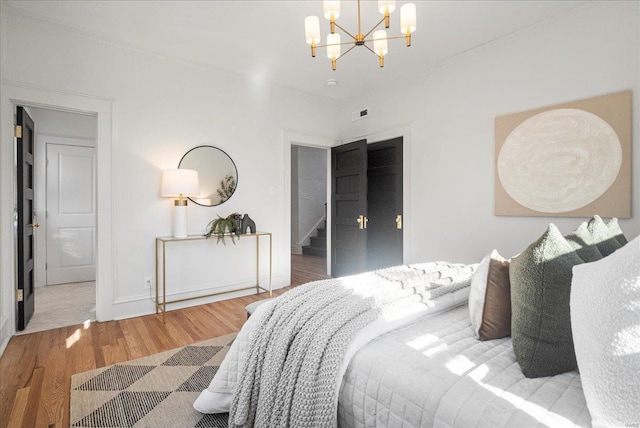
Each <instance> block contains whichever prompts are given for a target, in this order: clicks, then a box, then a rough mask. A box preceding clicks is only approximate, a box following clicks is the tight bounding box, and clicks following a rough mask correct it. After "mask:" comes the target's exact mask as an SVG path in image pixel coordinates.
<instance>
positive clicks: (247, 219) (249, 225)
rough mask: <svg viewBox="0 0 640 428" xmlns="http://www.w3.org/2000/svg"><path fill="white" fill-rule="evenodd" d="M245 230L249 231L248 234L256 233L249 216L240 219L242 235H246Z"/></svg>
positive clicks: (254, 225)
mask: <svg viewBox="0 0 640 428" xmlns="http://www.w3.org/2000/svg"><path fill="white" fill-rule="evenodd" d="M247 229H249V233H256V223H255V222H254V221H253V220H251V217H249V214H245V215H244V216H243V217H242V233H247Z"/></svg>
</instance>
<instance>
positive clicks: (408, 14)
mask: <svg viewBox="0 0 640 428" xmlns="http://www.w3.org/2000/svg"><path fill="white" fill-rule="evenodd" d="M414 31H416V5H415V4H414V3H407V4H404V5H402V7H401V8H400V32H401V33H402V34H404V35H410V34H412V33H413V32H414Z"/></svg>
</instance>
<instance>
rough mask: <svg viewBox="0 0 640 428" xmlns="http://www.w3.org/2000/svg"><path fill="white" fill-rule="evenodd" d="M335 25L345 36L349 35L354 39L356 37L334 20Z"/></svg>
mask: <svg viewBox="0 0 640 428" xmlns="http://www.w3.org/2000/svg"><path fill="white" fill-rule="evenodd" d="M336 27H338V28H339V29H341V30H342V32H343V33H345V34H346V35H347V36H349V37H351V38H352V39H353V40H355V39H356V36H354V35H353V34H351V33H350V32H348V31H347V30H345V29H344V28H342V27H341V26H340V24H338V23H337V22H336Z"/></svg>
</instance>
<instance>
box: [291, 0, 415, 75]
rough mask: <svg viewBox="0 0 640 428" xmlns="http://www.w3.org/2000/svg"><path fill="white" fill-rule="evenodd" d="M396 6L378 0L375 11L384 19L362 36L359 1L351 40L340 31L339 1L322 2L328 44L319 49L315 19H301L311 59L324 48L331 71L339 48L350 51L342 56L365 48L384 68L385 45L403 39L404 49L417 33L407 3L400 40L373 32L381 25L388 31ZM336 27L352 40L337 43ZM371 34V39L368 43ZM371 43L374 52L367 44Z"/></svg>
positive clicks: (411, 6) (412, 11)
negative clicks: (404, 42) (328, 25)
mask: <svg viewBox="0 0 640 428" xmlns="http://www.w3.org/2000/svg"><path fill="white" fill-rule="evenodd" d="M395 8H396V2H395V1H394V0H379V1H378V10H379V11H380V13H381V14H383V15H384V17H383V18H382V19H381V20H380V21H379V22H378V23H377V24H376V25H374V26H373V28H371V30H369V32H367V33H366V34H363V33H362V22H361V20H360V0H358V22H357V24H358V32H357V33H356V35H355V36H354V35H353V34H351V33H350V32H348V31H347V30H345V29H344V28H342V27H341V26H340V25H339V24H338V23H337V22H336V19H338V18H339V17H340V1H339V0H338V1H328V0H325V1H324V16H325V18H327V19H328V20H329V22H330V23H331V33H330V34H327V43H326V44H324V45H319V44H318V43H320V41H321V40H322V39H321V37H320V20H319V19H318V17H317V16H307V17H306V18H305V19H304V32H305V37H306V39H307V43H308V44H310V45H311V56H312V57H314V58H315V57H316V48H322V47H326V48H327V57H328V58H329V59H331V68H332V69H333V71H335V70H336V64H337V61H338V58H340V56H341V55H340V46H342V45H350V46H351V47H349V49H347V50H346V52H344V53H343V54H342V56H344V55H346V54H347V53H349V52H350V51H351V49H353V48H355V47H356V46H364V47H365V48H367V49H368V50H369V51H371V52H372V53H373V54H374V55H375V56H377V57H378V62H379V64H380V67H384V56H385V55H386V54H387V52H388V48H387V41H388V40H393V39H402V38H404V39H405V40H406V42H407V47H409V46H411V33H413V32H414V31H416V5H415V4H413V3H407V4H405V5H403V6H402V7H401V8H400V32H401V33H402V34H404V35H403V36H395V37H387V32H386V31H385V30H377V31H375V32H374V30H375V29H376V28H378V27H379V26H380V24H382V23H383V22H384V27H385V28H389V15H390V14H391V13H392V12H393V11H394V10H395ZM336 27H338V28H339V29H340V30H342V32H344V33H345V34H346V35H347V36H349V38H350V39H351V40H349V41H348V42H340V34H338V33H336ZM371 33H373V37H372V38H370V39H367V37H369V36H370V35H371ZM371 42H373V49H372V48H371V47H370V45H367V43H371Z"/></svg>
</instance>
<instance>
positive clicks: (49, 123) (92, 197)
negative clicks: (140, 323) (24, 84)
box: [18, 107, 97, 334]
mask: <svg viewBox="0 0 640 428" xmlns="http://www.w3.org/2000/svg"><path fill="white" fill-rule="evenodd" d="M28 110H29V112H30V113H31V115H32V117H33V119H34V123H35V147H34V165H33V171H34V207H33V213H34V223H36V224H37V225H38V226H39V228H38V229H35V230H36V233H35V234H34V235H35V239H34V252H35V263H34V273H35V280H34V283H35V290H34V294H35V311H34V315H33V318H32V319H31V321H30V322H29V323H28V324H27V325H23V326H22V327H23V328H19V327H21V326H20V325H19V324H18V330H22V331H21V333H23V334H24V333H31V332H35V331H41V330H47V329H51V328H58V327H63V326H68V325H75V324H80V323H86V322H87V321H89V322H91V321H94V320H95V319H96V246H97V239H96V238H97V234H96V201H97V192H96V143H95V140H96V127H97V118H96V116H95V115H86V114H78V113H71V112H66V111H61V110H56V109H50V108H39V107H28ZM19 261H20V257H19V254H18V262H19Z"/></svg>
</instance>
